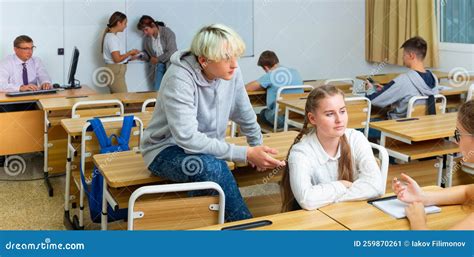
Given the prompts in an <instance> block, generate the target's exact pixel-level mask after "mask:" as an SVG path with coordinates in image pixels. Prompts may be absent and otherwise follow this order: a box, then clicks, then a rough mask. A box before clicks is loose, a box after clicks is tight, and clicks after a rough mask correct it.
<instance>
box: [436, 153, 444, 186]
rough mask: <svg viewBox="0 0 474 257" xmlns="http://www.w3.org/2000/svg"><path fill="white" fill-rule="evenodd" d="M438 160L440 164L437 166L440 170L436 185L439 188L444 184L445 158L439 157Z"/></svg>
mask: <svg viewBox="0 0 474 257" xmlns="http://www.w3.org/2000/svg"><path fill="white" fill-rule="evenodd" d="M437 159H438V163H437V164H436V166H437V168H438V179H437V182H436V184H437V185H438V186H441V184H442V182H443V169H444V156H443V157H441V156H438V158H437Z"/></svg>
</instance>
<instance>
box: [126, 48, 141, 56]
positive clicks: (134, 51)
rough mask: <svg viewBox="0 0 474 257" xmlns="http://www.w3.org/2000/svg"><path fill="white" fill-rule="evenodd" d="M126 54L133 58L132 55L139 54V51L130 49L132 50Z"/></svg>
mask: <svg viewBox="0 0 474 257" xmlns="http://www.w3.org/2000/svg"><path fill="white" fill-rule="evenodd" d="M128 53H129V54H130V55H132V56H133V55H137V54H139V53H140V51H138V50H137V49H132V50H130V51H128Z"/></svg>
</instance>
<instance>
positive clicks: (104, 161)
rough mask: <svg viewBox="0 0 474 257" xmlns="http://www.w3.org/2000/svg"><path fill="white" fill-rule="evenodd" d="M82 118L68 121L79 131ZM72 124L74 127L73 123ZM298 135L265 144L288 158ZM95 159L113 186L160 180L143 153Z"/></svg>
mask: <svg viewBox="0 0 474 257" xmlns="http://www.w3.org/2000/svg"><path fill="white" fill-rule="evenodd" d="M81 119H82V120H83V121H82V125H80V124H81V121H77V120H81ZM81 119H75V120H76V121H73V120H74V119H69V120H68V121H67V122H69V124H75V125H74V129H75V131H77V130H78V128H79V127H80V128H81V129H82V126H83V124H84V122H85V121H86V120H87V118H81ZM63 121H65V120H63ZM63 121H62V122H61V123H62V125H63V126H66V125H65V124H64V123H66V122H63ZM76 123H77V124H76ZM70 126H71V127H73V126H72V125H70ZM65 129H66V128H65ZM66 130H67V129H66ZM79 134H80V133H79ZM296 135H297V132H295V131H289V132H283V133H275V134H265V135H264V144H265V145H267V146H269V147H273V148H276V149H277V150H278V154H277V155H276V156H275V158H278V159H280V160H283V159H284V158H286V155H287V153H288V149H289V148H290V146H291V144H292V143H293V140H294V138H295V137H296ZM226 142H228V143H232V144H237V145H247V141H246V138H245V137H236V138H226ZM93 160H94V164H95V165H96V166H97V167H98V168H99V170H100V171H101V172H102V174H103V175H104V177H105V179H106V180H107V183H108V184H109V186H111V187H123V186H132V185H139V184H145V183H153V182H158V181H160V180H159V179H158V178H156V177H155V176H153V175H151V173H150V172H149V171H148V169H147V167H145V163H144V162H143V157H142V156H141V153H135V152H133V151H127V152H119V153H111V154H96V155H94V156H93ZM227 165H228V166H229V169H231V170H233V169H234V168H235V164H234V163H233V162H227Z"/></svg>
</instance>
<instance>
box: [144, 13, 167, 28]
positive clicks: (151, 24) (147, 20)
mask: <svg viewBox="0 0 474 257" xmlns="http://www.w3.org/2000/svg"><path fill="white" fill-rule="evenodd" d="M154 26H155V27H158V26H162V27H166V25H165V23H164V22H162V21H155V19H153V18H152V17H151V16H149V15H143V16H142V17H141V18H140V20H139V21H138V24H137V29H138V30H142V29H144V28H146V27H149V28H153V27H154Z"/></svg>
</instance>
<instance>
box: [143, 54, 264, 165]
mask: <svg viewBox="0 0 474 257" xmlns="http://www.w3.org/2000/svg"><path fill="white" fill-rule="evenodd" d="M229 120H232V121H234V122H236V123H237V124H238V125H240V130H241V132H242V133H244V135H246V136H247V142H248V143H249V145H251V146H256V145H260V144H262V142H263V139H262V133H261V130H260V126H259V125H258V123H257V117H256V115H255V112H254V111H253V109H252V105H251V104H250V100H249V97H248V95H247V91H246V90H245V86H244V82H243V79H242V74H241V72H240V69H239V68H237V69H236V70H235V74H234V76H233V77H232V79H231V80H229V81H227V80H223V79H215V80H213V81H208V80H206V79H205V78H204V77H203V74H202V70H201V66H200V65H199V63H198V62H197V59H196V57H195V56H194V55H193V54H191V53H190V52H176V53H175V54H173V55H172V56H171V65H170V67H169V69H168V70H167V71H166V73H165V76H164V77H163V81H162V82H161V87H160V92H159V94H158V97H157V102H156V106H155V110H154V112H153V116H152V119H151V120H150V123H149V125H148V127H147V128H146V129H145V131H144V135H143V138H142V141H141V144H140V145H141V150H142V154H143V158H144V159H145V163H146V165H147V166H149V165H150V164H151V163H152V162H153V160H154V159H155V157H156V156H157V155H158V154H159V153H160V152H161V151H162V150H164V149H165V148H167V147H169V146H173V145H178V146H179V147H181V148H183V149H184V150H185V152H186V153H189V154H197V153H200V154H210V155H214V156H216V158H218V159H224V160H229V161H239V162H243V161H246V159H247V147H245V146H236V145H233V144H228V143H226V142H225V141H224V138H225V133H226V128H227V124H228V121H229Z"/></svg>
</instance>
